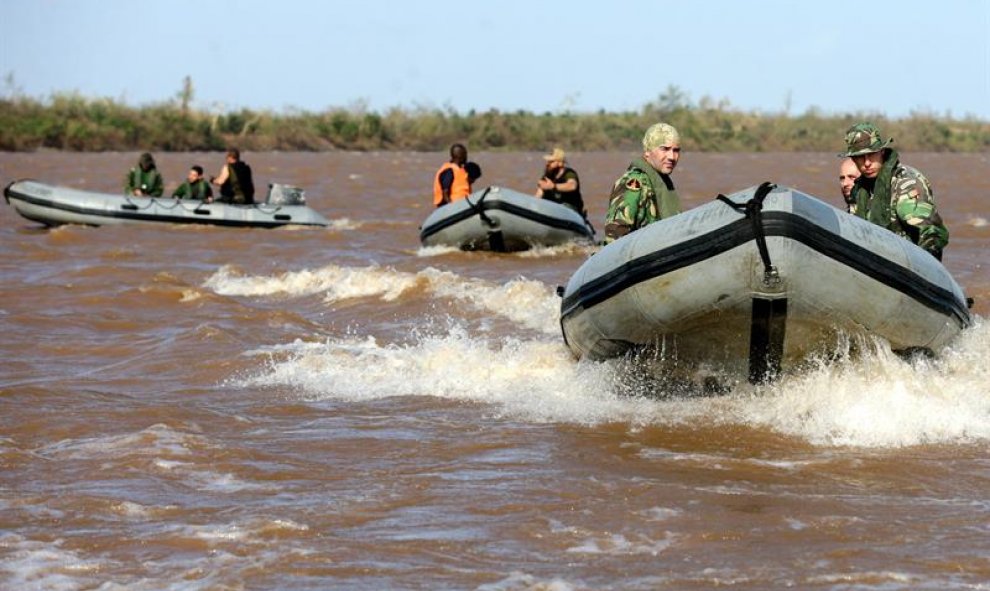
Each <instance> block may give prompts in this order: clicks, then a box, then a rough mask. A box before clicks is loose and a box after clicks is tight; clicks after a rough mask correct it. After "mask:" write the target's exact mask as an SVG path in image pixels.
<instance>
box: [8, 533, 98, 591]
mask: <svg viewBox="0 0 990 591" xmlns="http://www.w3.org/2000/svg"><path fill="white" fill-rule="evenodd" d="M62 543H63V542H62V540H54V541H51V542H48V541H46V542H40V541H34V540H29V539H27V538H25V537H23V536H21V535H18V534H14V533H3V534H0V548H3V549H4V550H5V552H4V554H5V556H4V560H3V564H2V567H0V572H4V571H5V574H4V579H5V582H4V585H5V586H4V588H5V589H45V590H51V591H75V590H76V589H91V588H93V586H92V581H91V580H89V579H90V577H91V576H92V575H94V574H96V573H98V572H99V571H100V570H101V568H103V566H104V565H103V564H102V563H100V562H98V561H95V560H86V559H83V558H82V557H80V555H79V554H78V553H76V552H73V551H71V550H66V549H65V548H62ZM87 575H89V576H87Z"/></svg>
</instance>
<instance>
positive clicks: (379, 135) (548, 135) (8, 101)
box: [0, 81, 990, 152]
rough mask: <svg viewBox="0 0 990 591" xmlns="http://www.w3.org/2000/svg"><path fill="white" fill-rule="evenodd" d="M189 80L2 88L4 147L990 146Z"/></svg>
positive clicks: (736, 120) (729, 117) (698, 112)
mask: <svg viewBox="0 0 990 591" xmlns="http://www.w3.org/2000/svg"><path fill="white" fill-rule="evenodd" d="M191 98H192V95H191V86H188V81H187V87H186V89H185V91H184V92H180V93H179V95H178V96H177V97H176V98H175V99H173V100H169V101H164V102H161V103H155V104H149V105H143V106H138V107H135V106H130V105H127V104H125V103H123V102H121V101H117V100H114V99H109V98H96V99H94V98H87V97H83V96H80V95H78V94H75V93H58V94H55V95H53V96H51V97H49V98H45V99H38V98H32V97H26V96H21V95H19V94H17V93H8V96H5V97H2V98H0V150H5V151H33V150H39V149H58V150H70V151H107V150H121V151H123V150H152V151H198V150H207V151H208V150H222V149H224V147H225V146H228V145H237V146H239V147H240V148H241V149H244V150H283V151H298V150H302V151H322V150H358V151H361V150H413V151H438V150H446V149H447V147H448V146H449V145H450V144H451V143H453V142H464V143H466V144H467V145H468V147H469V148H470V149H471V150H546V149H548V148H549V147H551V146H554V145H560V146H563V147H565V148H566V149H567V150H576V151H587V150H629V149H635V147H636V145H637V143H638V142H639V140H640V138H641V137H642V133H643V130H645V129H646V127H648V126H649V125H650V124H652V123H654V122H656V121H659V120H663V121H667V122H669V123H672V124H673V125H674V126H676V127H677V128H678V129H679V130H680V132H681V134H682V138H683V141H682V144H683V147H684V149H685V150H690V151H714V152H718V151H721V152H790V151H815V152H828V151H833V150H839V149H840V148H841V147H842V136H843V133H844V131H845V129H846V128H848V127H849V126H850V125H851V124H853V123H855V122H857V121H861V120H870V121H873V122H875V123H877V124H878V125H880V127H881V129H882V130H883V132H884V133H885V134H889V135H892V136H893V137H894V138H895V139H896V140H897V144H896V145H897V147H898V148H899V149H902V150H905V151H927V152H983V151H990V122H987V121H981V120H978V119H974V118H963V119H960V118H954V117H950V116H939V115H934V114H928V113H913V114H912V115H911V116H909V117H906V118H900V119H888V118H886V117H884V116H882V115H878V114H876V113H846V114H838V115H834V114H824V113H821V112H818V111H815V110H811V111H808V112H806V113H804V114H800V115H789V114H786V113H781V114H772V113H757V112H745V111H741V110H738V109H735V108H733V107H732V106H731V105H729V104H728V101H725V100H723V101H719V102H715V101H712V100H710V99H707V98H706V99H702V100H701V101H700V102H697V103H696V102H692V101H690V100H688V99H687V98H686V97H685V96H684V95H683V93H681V92H680V91H679V90H678V89H677V88H675V87H671V88H669V89H668V90H667V91H666V92H665V93H664V94H662V95H661V96H660V97H658V99H657V100H656V101H653V102H650V103H648V104H646V105H644V106H643V107H642V108H641V109H639V110H638V111H635V112H631V111H630V112H617V113H611V112H605V111H599V112H596V113H570V112H559V113H531V112H528V111H514V112H501V111H497V110H490V111H485V112H475V111H470V112H468V113H458V112H455V111H453V110H450V109H440V108H413V109H400V108H394V109H390V110H388V111H386V112H383V113H377V112H373V111H369V110H367V109H364V108H362V107H360V106H357V107H351V108H331V109H328V110H326V111H323V112H319V113H316V112H308V111H300V110H290V111H286V112H271V111H255V110H251V109H242V110H240V111H234V112H211V111H208V110H202V109H196V108H193V107H192V106H190V105H191Z"/></svg>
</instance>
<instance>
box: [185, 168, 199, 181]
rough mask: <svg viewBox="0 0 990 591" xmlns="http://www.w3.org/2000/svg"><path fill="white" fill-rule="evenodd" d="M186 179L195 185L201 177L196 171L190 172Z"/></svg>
mask: <svg viewBox="0 0 990 591" xmlns="http://www.w3.org/2000/svg"><path fill="white" fill-rule="evenodd" d="M186 178H187V179H188V180H189V182H190V183H195V182H196V181H198V180H199V178H200V177H199V173H198V172H196V171H195V170H190V171H189V174H187V175H186Z"/></svg>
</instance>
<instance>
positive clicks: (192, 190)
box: [172, 165, 213, 203]
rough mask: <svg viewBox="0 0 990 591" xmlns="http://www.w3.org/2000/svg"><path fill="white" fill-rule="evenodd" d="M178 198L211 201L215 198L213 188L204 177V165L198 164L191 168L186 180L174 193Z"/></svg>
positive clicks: (173, 195)
mask: <svg viewBox="0 0 990 591" xmlns="http://www.w3.org/2000/svg"><path fill="white" fill-rule="evenodd" d="M172 197H175V198H176V199H199V200H200V201H205V202H207V203H209V202H210V201H212V200H213V188H212V187H210V184H209V183H207V182H206V179H204V178H203V167H202V166H199V165H196V166H193V167H192V168H190V169H189V174H188V175H186V182H184V183H182V184H181V185H179V188H178V189H176V190H175V192H174V193H172Z"/></svg>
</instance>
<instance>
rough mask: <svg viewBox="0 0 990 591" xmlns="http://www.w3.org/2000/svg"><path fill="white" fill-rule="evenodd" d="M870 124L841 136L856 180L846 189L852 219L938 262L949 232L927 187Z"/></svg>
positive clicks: (858, 126)
mask: <svg viewBox="0 0 990 591" xmlns="http://www.w3.org/2000/svg"><path fill="white" fill-rule="evenodd" d="M893 141H894V140H893V139H892V138H888V139H886V140H884V139H883V137H882V136H881V135H880V130H879V129H877V127H876V126H875V125H873V124H872V123H857V124H856V125H853V126H852V127H850V128H849V129H848V131H846V151H845V152H843V153H841V154H839V157H840V158H845V157H849V158H852V160H853V162H855V163H856V168H858V169H859V172H860V177H859V178H858V179H856V182H855V184H853V188H852V198H853V199H854V200H855V208H856V210H855V212H856V215H857V216H859V217H861V218H863V219H865V220H869V221H871V222H873V223H874V224H877V225H878V226H883V227H885V228H887V229H888V230H890V231H891V232H893V233H895V234H897V235H899V236H903V237H904V238H907V239H908V240H910V241H911V242H914V243H915V244H917V245H918V246H920V247H921V248H923V249H925V250H926V251H928V252H929V253H930V254H931V255H932V256H933V257H935V258H937V259H938V260H942V250H943V249H944V248H945V246H946V245H947V244H948V243H949V230H948V228H946V227H945V224H944V223H943V222H942V216H940V215H939V213H938V210H937V209H936V208H935V193H934V191H932V185H931V183H930V182H928V179H927V178H925V175H923V174H921V171H919V170H918V169H916V168H913V167H911V166H908V165H906V164H902V163H901V160H900V155H898V153H897V150H894V149H893V148H891V147H889V146H890V144H891V143H892V142H893Z"/></svg>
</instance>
